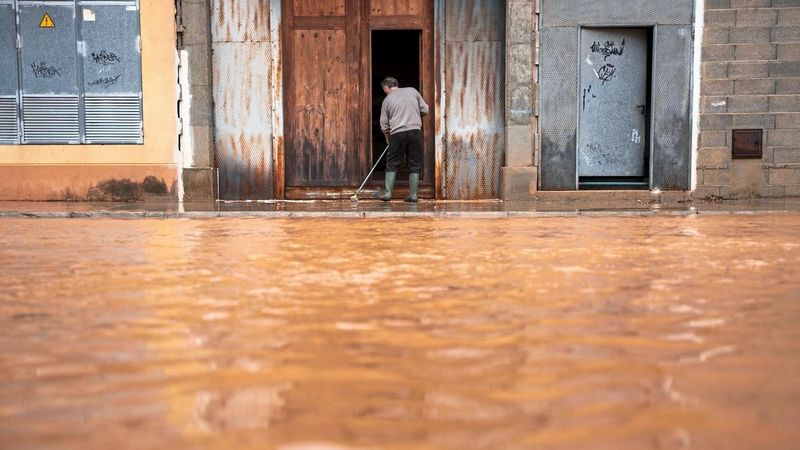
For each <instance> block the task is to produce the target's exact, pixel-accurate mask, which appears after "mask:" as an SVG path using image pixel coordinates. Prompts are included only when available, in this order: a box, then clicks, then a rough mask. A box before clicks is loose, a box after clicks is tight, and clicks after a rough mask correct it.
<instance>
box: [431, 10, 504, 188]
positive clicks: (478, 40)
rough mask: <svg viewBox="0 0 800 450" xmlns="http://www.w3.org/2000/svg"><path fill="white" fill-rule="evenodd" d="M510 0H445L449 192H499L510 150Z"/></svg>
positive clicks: (446, 173)
mask: <svg viewBox="0 0 800 450" xmlns="http://www.w3.org/2000/svg"><path fill="white" fill-rule="evenodd" d="M505 7H506V5H505V2H504V1H500V0H492V1H477V2H476V1H474V0H454V1H448V2H446V4H445V23H446V25H445V27H446V28H445V69H444V70H445V92H447V95H446V97H445V99H446V100H445V117H446V123H445V127H446V143H445V161H444V165H445V180H444V183H445V187H444V191H445V197H446V198H448V199H457V200H471V199H484V198H497V197H498V196H499V191H500V169H501V168H502V166H503V157H504V155H505V123H504V122H505V20H506V17H505Z"/></svg>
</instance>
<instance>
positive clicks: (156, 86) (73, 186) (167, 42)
mask: <svg viewBox="0 0 800 450" xmlns="http://www.w3.org/2000/svg"><path fill="white" fill-rule="evenodd" d="M140 14H141V33H142V88H143V93H144V104H143V107H144V109H143V117H144V144H142V145H0V175H2V176H0V200H58V199H60V197H61V194H60V193H61V192H71V193H72V195H77V196H78V197H80V196H82V195H83V194H84V193H85V191H86V190H87V189H88V187H90V186H92V185H94V184H97V183H98V182H100V181H103V180H107V179H109V178H131V179H132V180H133V181H141V180H142V179H143V178H144V177H146V176H148V175H153V176H157V177H158V178H162V179H164V181H165V182H166V184H167V186H173V184H174V183H175V178H176V176H177V170H178V169H177V168H178V165H177V163H176V154H177V146H178V126H177V123H178V117H177V101H178V86H177V79H178V75H177V64H176V51H175V48H176V35H175V5H174V3H173V2H171V1H164V0H141V12H140ZM115 167H118V170H115ZM15 168H17V169H19V170H15ZM37 168H41V170H38V171H37V170H36V169H37ZM15 174H18V176H15Z"/></svg>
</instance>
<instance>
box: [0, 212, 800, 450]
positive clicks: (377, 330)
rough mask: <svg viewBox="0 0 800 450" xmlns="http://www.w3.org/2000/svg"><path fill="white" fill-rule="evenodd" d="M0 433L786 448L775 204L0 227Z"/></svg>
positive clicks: (794, 434)
mask: <svg viewBox="0 0 800 450" xmlns="http://www.w3.org/2000/svg"><path fill="white" fill-rule="evenodd" d="M0 268H1V269H0V270H2V277H1V278H0V448H2V449H4V450H10V449H78V448H80V449H114V450H123V449H206V448H207V449H281V450H300V449H326V450H328V449H368V448H380V449H548V450H549V449H586V450H589V449H591V450H606V449H609V450H610V449H622V450H634V449H688V448H693V449H725V450H737V449H742V450H744V449H769V450H778V449H794V448H797V445H798V444H797V443H798V442H800V430H799V429H798V423H800V215H798V214H775V215H755V216H748V215H736V216H730V215H726V216H707V217H706V216H689V217H664V216H656V217H566V218H540V219H502V220H500V219H498V220H492V219H449V220H448V219H385V220H371V219H360V220H358V219H357V220H350V219H334V220H330V219H327V220H326V219H294V220H286V219H274V220H259V219H215V220H130V221H125V220H110V219H86V220H84V219H72V220H62V219H52V220H50V219H48V220H29V219H4V220H0Z"/></svg>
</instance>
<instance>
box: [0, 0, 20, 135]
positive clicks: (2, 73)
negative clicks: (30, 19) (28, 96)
mask: <svg viewBox="0 0 800 450" xmlns="http://www.w3.org/2000/svg"><path fill="white" fill-rule="evenodd" d="M18 79H19V72H18V69H17V13H16V11H14V5H13V2H12V1H10V0H0V144H17V143H19V131H18V130H17V122H18V119H17V111H18V110H19V106H18V105H17V90H18V86H17V80H18Z"/></svg>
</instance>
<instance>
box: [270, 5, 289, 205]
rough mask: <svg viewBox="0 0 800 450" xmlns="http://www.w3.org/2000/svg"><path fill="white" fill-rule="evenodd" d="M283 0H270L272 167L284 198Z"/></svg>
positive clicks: (277, 189)
mask: <svg viewBox="0 0 800 450" xmlns="http://www.w3.org/2000/svg"><path fill="white" fill-rule="evenodd" d="M282 14H283V9H282V5H281V0H271V1H270V21H269V23H270V30H269V32H270V37H271V41H272V67H271V77H272V80H271V81H272V161H273V164H272V167H273V168H274V170H275V173H274V175H273V180H274V181H273V182H274V183H275V186H274V190H273V192H274V193H275V198H278V199H282V198H284V196H285V194H284V190H285V176H286V170H285V167H284V164H285V163H284V138H283V136H284V130H283V53H282V48H283V47H282V45H281V44H282V42H283V34H282V33H281V30H282V29H283V28H282V22H283V20H282V18H283V16H282Z"/></svg>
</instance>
